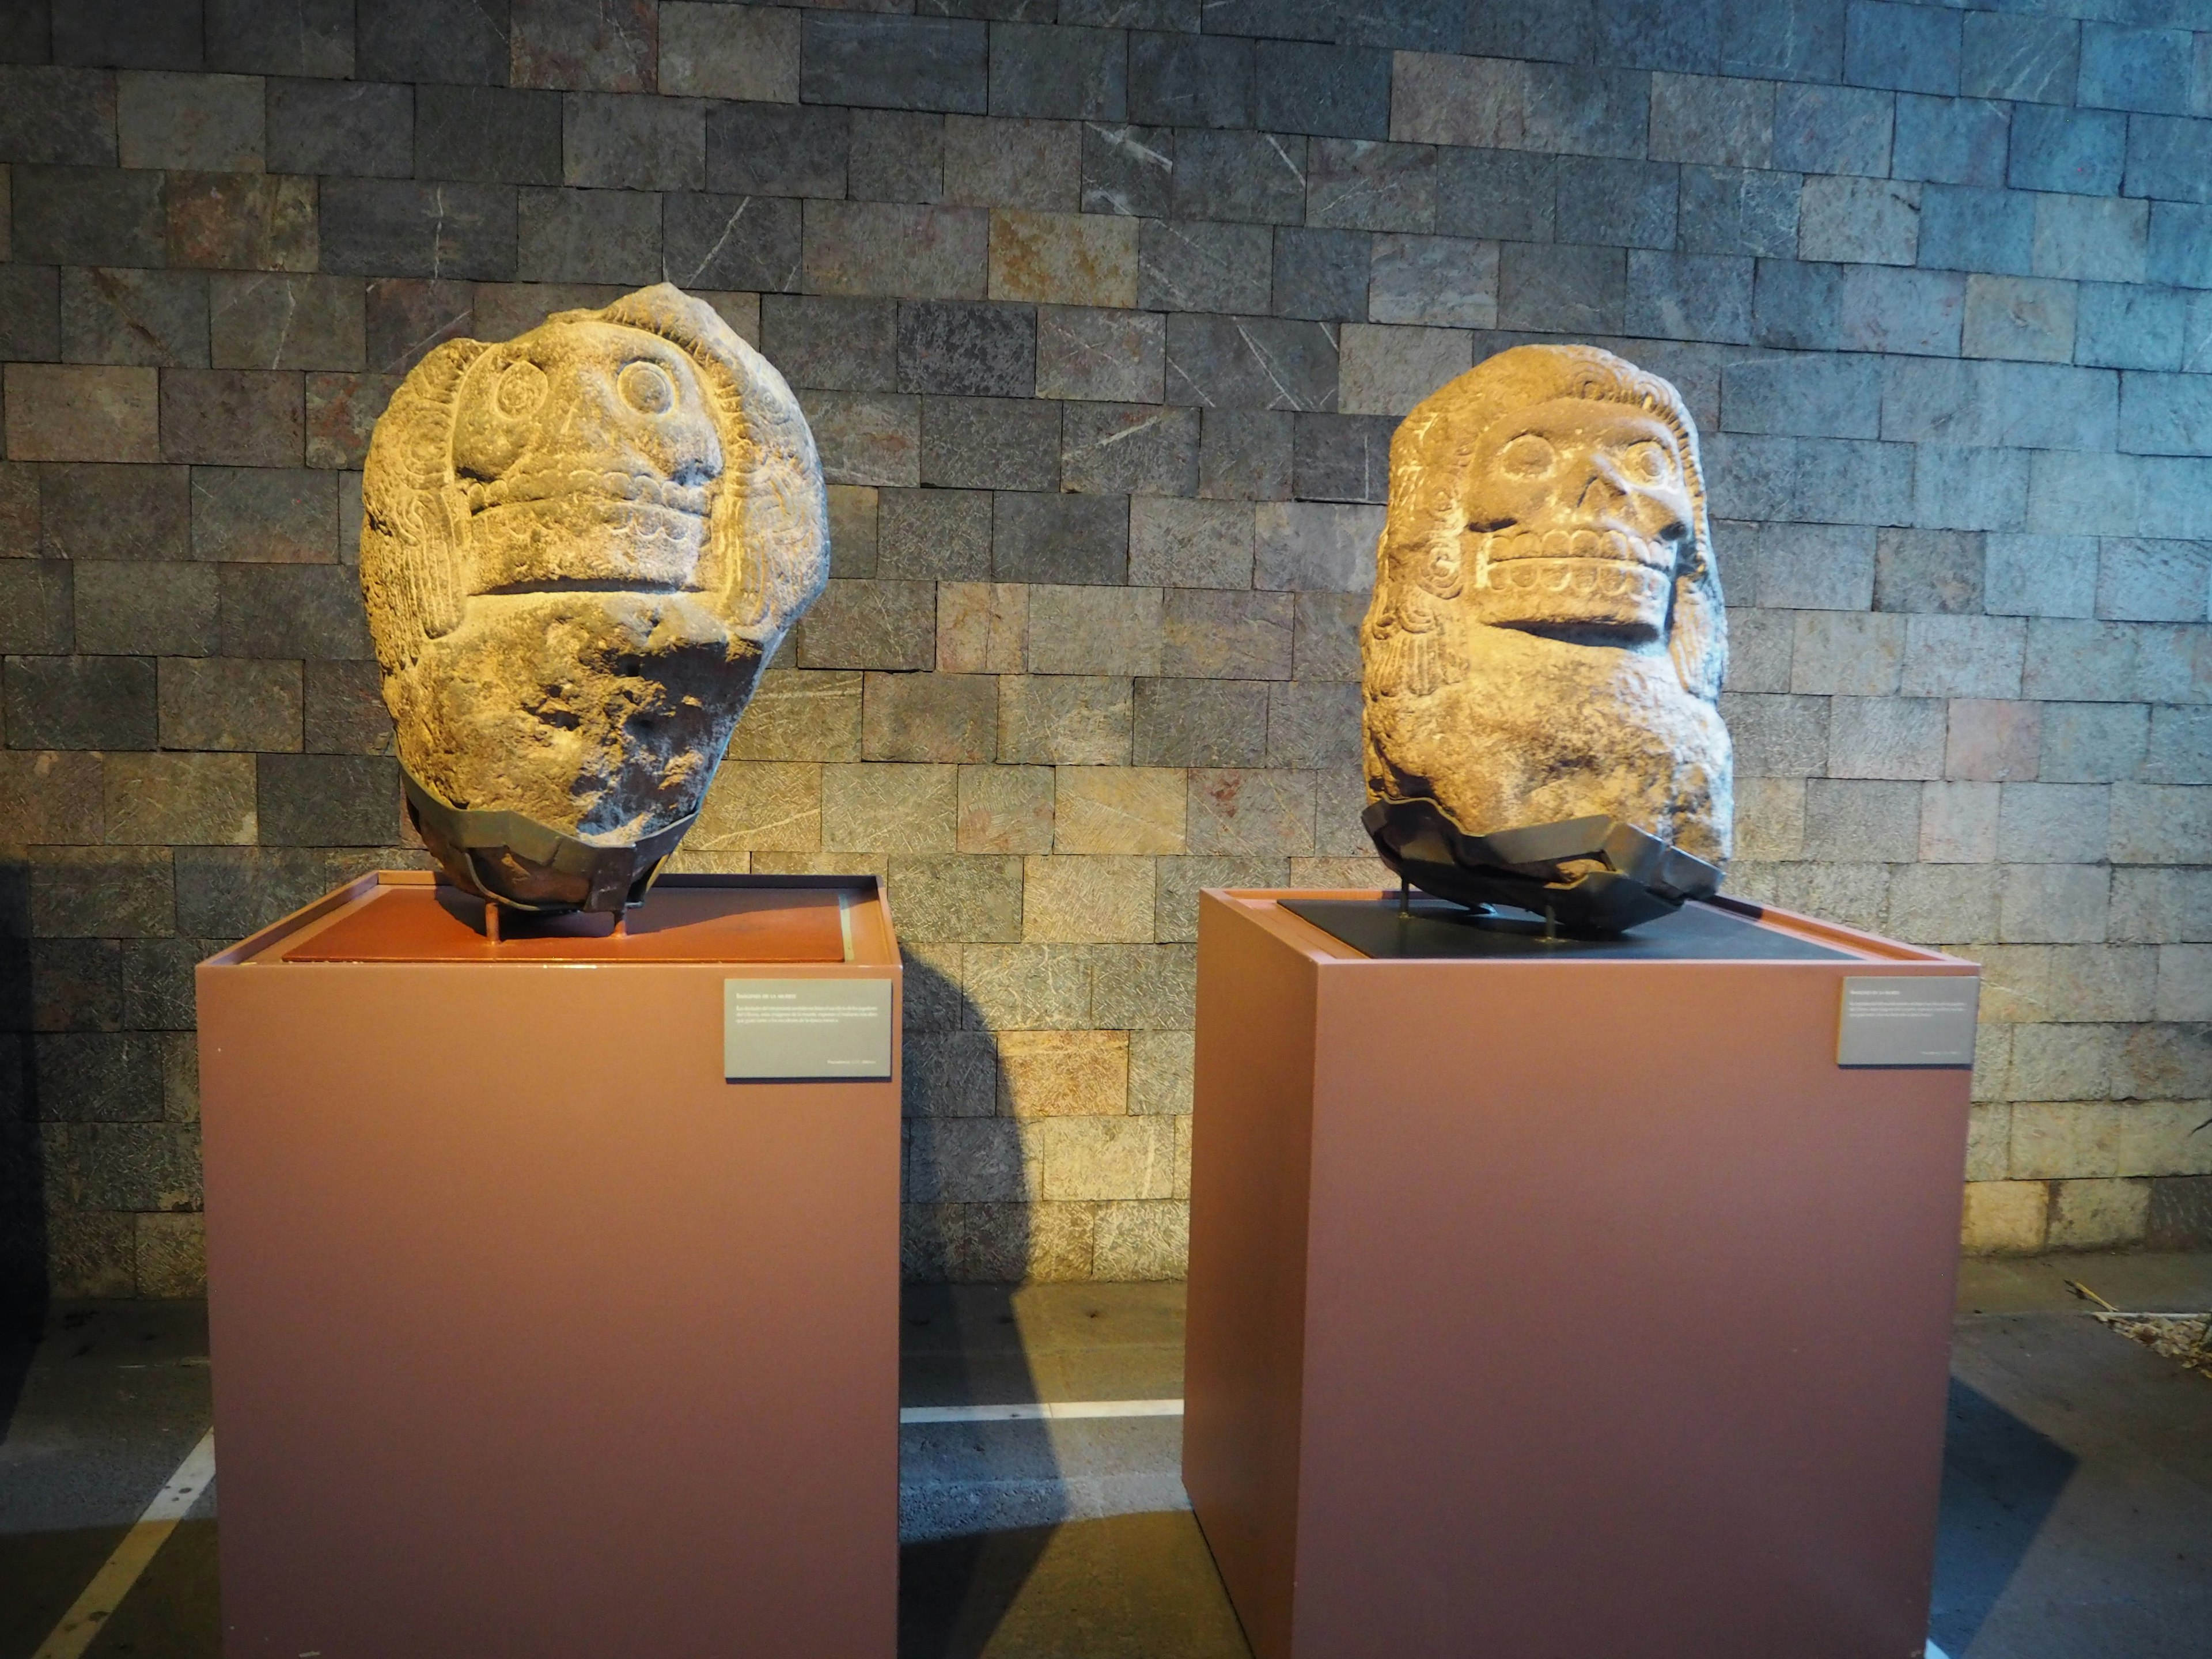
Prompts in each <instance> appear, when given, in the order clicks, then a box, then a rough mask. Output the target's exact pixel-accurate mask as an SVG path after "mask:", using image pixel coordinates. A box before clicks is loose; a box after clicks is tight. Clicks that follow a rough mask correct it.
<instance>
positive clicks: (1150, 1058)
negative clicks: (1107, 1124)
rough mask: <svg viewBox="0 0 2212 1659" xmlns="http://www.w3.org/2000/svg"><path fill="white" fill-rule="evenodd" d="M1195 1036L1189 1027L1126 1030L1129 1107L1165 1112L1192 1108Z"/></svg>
mask: <svg viewBox="0 0 2212 1659" xmlns="http://www.w3.org/2000/svg"><path fill="white" fill-rule="evenodd" d="M1195 1043H1196V1037H1195V1036H1194V1033H1192V1032H1189V1031H1132V1032H1130V1033H1129V1109H1130V1111H1132V1112H1133V1113H1145V1114H1154V1115H1164V1116H1178V1115H1187V1114H1188V1112H1189V1111H1190V1109H1191V1066H1192V1064H1193V1056H1194V1052H1195Z"/></svg>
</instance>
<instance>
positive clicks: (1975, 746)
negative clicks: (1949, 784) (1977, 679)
mask: <svg viewBox="0 0 2212 1659" xmlns="http://www.w3.org/2000/svg"><path fill="white" fill-rule="evenodd" d="M2042 738H2043V706H2042V705H2041V704H2040V703H2033V702H2013V701H2004V700H1995V699H1990V698H1983V697H1954V698H1953V699H1952V701H1951V705H1950V713H1949V718H1948V730H1947V734H1946V738H1945V744H1944V750H1943V775H1944V776H1945V777H1947V778H1956V779H1961V780H1972V781H1978V782H1989V783H2007V782H2015V783H2016V782H2023V781H2027V780H2028V779H2031V778H2033V777H2034V776H2035V775H2036V768H2037V766H2038V764H2039V757H2040V755H2041V751H2042Z"/></svg>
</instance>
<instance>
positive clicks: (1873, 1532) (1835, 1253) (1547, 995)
mask: <svg viewBox="0 0 2212 1659" xmlns="http://www.w3.org/2000/svg"><path fill="white" fill-rule="evenodd" d="M1350 896H1351V895H1346V894H1341V893H1280V894H1278V893H1259V892H1218V891H1210V892H1208V893H1206V895H1205V896H1204V898H1203V900H1202V903H1201V910H1200V927H1199V968H1198V1037H1197V1077H1196V1108H1195V1109H1196V1112H1197V1116H1196V1119H1195V1121H1196V1122H1197V1123H1198V1125H1199V1132H1198V1135H1197V1138H1196V1141H1195V1145H1194V1166H1193V1170H1192V1179H1191V1240H1190V1293H1189V1296H1190V1299H1189V1326H1188V1358H1187V1362H1186V1382H1185V1389H1184V1392H1185V1396H1186V1402H1187V1403H1186V1413H1187V1415H1186V1417H1185V1419H1184V1431H1183V1482H1184V1485H1185V1486H1187V1487H1188V1490H1189V1492H1190V1496H1191V1499H1192V1503H1193V1504H1194V1507H1195V1509H1196V1510H1197V1513H1198V1518H1199V1521H1200V1524H1201V1525H1202V1526H1203V1527H1204V1528H1205V1532H1206V1540H1207V1542H1208V1543H1209V1544H1210V1545H1211V1546H1212V1550H1213V1553H1214V1559H1215V1560H1216V1561H1217V1562H1218V1565H1219V1566H1220V1570H1221V1576H1222V1579H1223V1582H1224V1583H1225V1585H1226V1586H1227V1588H1228V1590H1229V1594H1230V1595H1231V1600H1232V1601H1234V1602H1235V1604H1236V1607H1237V1613H1238V1616H1239V1617H1240V1618H1241V1619H1242V1620H1243V1625H1244V1629H1245V1632H1246V1633H1247V1634H1248V1636H1249V1638H1251V1642H1252V1645H1253V1650H1254V1652H1255V1655H1257V1656H1258V1659H1341V1656H1346V1655H1352V1654H1377V1655H1380V1654H1388V1655H1390V1656H1392V1659H1463V1656H1466V1655H1469V1654H1480V1655H1483V1656H1485V1659H1554V1656H1558V1655H1560V1654H1624V1655H1626V1654H1634V1655H1636V1656H1638V1659H1692V1656H1696V1659H1711V1656H1714V1655H1719V1654H1789V1655H1790V1656H1792V1659H1897V1656H1903V1655H1908V1654H1914V1653H1917V1652H1918V1651H1919V1650H1920V1644H1921V1643H1922V1641H1923V1639H1924V1638H1925V1637H1926V1634H1927V1630H1928V1624H1927V1618H1928V1607H1929V1585H1930V1579H1931V1576H1932V1571H1933V1562H1934V1552H1935V1536H1936V1498H1937V1489H1938V1486H1939V1480H1940V1471H1941V1463H1942V1441H1943V1418H1944V1403H1945V1388H1946V1378H1947V1374H1948V1353H1949V1344H1950V1322H1951V1310H1952V1296H1953V1285H1954V1264H1955V1262H1956V1260H1957V1256H1958V1229H1959V1206H1960V1169H1961V1167H1962V1164H1963V1158H1964V1151H1965V1140H1966V1108H1967V1099H1968V1093H1969V1088H1968V1079H1969V1073H1968V1072H1967V1071H1966V1069H1964V1068H1946V1069H1929V1070H1918V1069H1915V1070H1889V1069H1884V1070H1844V1069H1840V1068H1839V1067H1838V1065H1837V1052H1838V1012H1839V1004H1840V1001H1841V995H1842V987H1841V986H1840V984H1839V981H1841V980H1842V979H1843V978H1844V977H1845V976H1846V975H1850V976H1859V975H1892V974H1906V975H1973V974H1974V973H1975V972H1976V969H1974V968H1973V966H1972V964H1971V963H1964V962H1960V961H1957V960H1954V959H1953V958H1950V957H1942V956H1939V955H1936V954H1934V953H1932V952H1929V951H1918V950H1915V949H1912V948H1911V947H1909V946H1905V945H1894V944H1891V943H1889V942H1887V941H1885V940H1881V939H1874V938H1871V937H1869V936H1867V935H1864V934H1858V933H1851V932H1850V931H1849V930H1846V929H1841V928H1834V927H1826V926H1825V925H1823V924H1820V923H1814V922H1809V921H1804V920H1802V919H1800V918H1794V917H1789V916H1785V915H1779V914H1778V913H1773V912H1769V913H1767V917H1766V920H1767V922H1768V923H1769V925H1771V927H1775V928H1777V929H1778V930H1779V931H1781V932H1782V933H1789V934H1795V935H1796V936H1798V938H1800V939H1803V940H1805V941H1808V942H1809V943H1812V944H1814V945H1820V946H1824V947H1827V948H1828V949H1829V950H1831V951H1833V952H1835V954H1833V955H1830V956H1826V957H1810V958H1806V959H1798V960H1786V959H1784V960H1763V961H1760V960H1740V961H1729V960H1714V959H1711V958H1709V957H1708V958H1705V959H1695V958H1694V957H1688V958H1684V959H1676V960H1665V959H1650V958H1648V957H1647V958H1644V959H1636V958H1633V957H1630V958H1625V959H1624V958H1617V957H1612V956H1610V955H1608V953H1607V949H1606V948H1605V947H1604V946H1601V945H1600V946H1591V945H1587V944H1584V945H1578V946H1577V949H1576V951H1574V952H1573V953H1572V954H1569V955H1565V956H1554V957H1547V956H1543V955H1541V954H1528V953H1522V954H1516V955H1511V956H1502V957H1481V958H1475V959H1460V960H1451V959H1443V958H1431V959H1426V960H1421V959H1413V960H1376V959H1370V958H1368V957H1364V956H1362V955H1361V954H1360V953H1359V952H1358V951H1355V950H1353V949H1352V947H1351V946H1349V945H1345V944H1342V943H1340V941H1339V940H1338V939H1334V938H1333V937H1331V936H1330V935H1329V934H1328V933H1324V932H1322V930H1321V929H1319V928H1317V927H1313V926H1311V925H1310V924H1309V923H1308V922H1306V921H1302V920H1300V919H1299V918H1298V917H1297V916H1295V915H1291V913H1290V912H1288V911H1287V910H1285V909H1284V908H1281V907H1280V906H1279V903H1278V902H1277V901H1278V900H1279V899H1295V900H1328V899H1344V898H1347V897H1350ZM1388 897H1389V899H1390V900H1391V901H1392V902H1395V894H1392V895H1389V896H1388ZM1690 908H1692V909H1696V908H1706V907H1702V906H1692V907H1690ZM1713 908H1719V907H1713Z"/></svg>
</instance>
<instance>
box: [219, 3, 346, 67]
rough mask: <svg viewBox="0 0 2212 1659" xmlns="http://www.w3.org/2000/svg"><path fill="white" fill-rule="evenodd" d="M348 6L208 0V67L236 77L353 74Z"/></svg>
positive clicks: (344, 4)
mask: <svg viewBox="0 0 2212 1659" xmlns="http://www.w3.org/2000/svg"><path fill="white" fill-rule="evenodd" d="M353 11H354V9H353V7H352V6H351V5H350V4H349V3H348V0H206V24H207V66H208V67H209V68H210V69H211V70H228V71H229V72H231V73H232V74H234V75H321V76H338V77H341V78H342V77H343V76H349V75H351V74H352V73H353Z"/></svg>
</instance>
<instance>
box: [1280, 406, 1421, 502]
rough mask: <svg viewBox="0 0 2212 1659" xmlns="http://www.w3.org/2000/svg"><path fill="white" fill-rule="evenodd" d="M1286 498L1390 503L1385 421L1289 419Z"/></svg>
mask: <svg viewBox="0 0 2212 1659" xmlns="http://www.w3.org/2000/svg"><path fill="white" fill-rule="evenodd" d="M1292 420H1293V422H1295V424H1294V425H1293V427H1292V428H1291V493H1292V494H1293V495H1296V496H1297V499H1298V500H1300V501H1388V500H1389V498H1390V435H1391V433H1393V432H1394V431H1395V430H1396V429H1397V426H1398V421H1397V417H1396V416H1390V415H1316V414H1301V415H1297V416H1293V417H1292Z"/></svg>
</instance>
